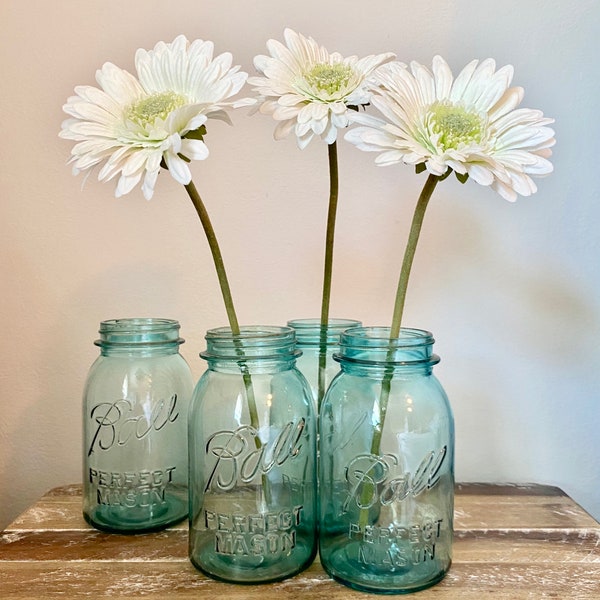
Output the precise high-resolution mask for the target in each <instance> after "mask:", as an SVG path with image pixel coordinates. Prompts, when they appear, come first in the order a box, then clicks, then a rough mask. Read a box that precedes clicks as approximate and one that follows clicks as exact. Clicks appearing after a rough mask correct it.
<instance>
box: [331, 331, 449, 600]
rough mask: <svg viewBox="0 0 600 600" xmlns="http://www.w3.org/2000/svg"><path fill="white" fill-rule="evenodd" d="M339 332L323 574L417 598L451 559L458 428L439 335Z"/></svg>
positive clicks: (371, 589)
mask: <svg viewBox="0 0 600 600" xmlns="http://www.w3.org/2000/svg"><path fill="white" fill-rule="evenodd" d="M389 335H390V331H389V329H388V328H372V327H364V328H363V327H360V328H355V329H350V330H348V331H346V332H345V333H343V334H342V339H341V344H340V353H339V355H338V356H337V360H339V362H340V365H341V372H340V374H339V375H338V376H337V377H336V378H335V379H334V381H333V382H332V383H331V385H330V387H329V390H328V392H327V394H326V395H325V398H324V401H323V405H322V410H321V416H320V448H321V460H320V471H319V482H320V516H319V519H320V520H319V525H320V527H319V551H320V557H321V563H322V565H323V567H324V568H325V570H326V571H327V573H329V574H330V575H331V576H332V577H333V578H334V579H336V580H338V581H340V582H342V583H344V584H345V585H347V586H349V587H352V588H355V589H358V590H363V591H368V592H374V593H384V594H397V593H407V592H413V591H417V590H420V589H424V588H426V587H429V586H431V585H433V584H435V583H437V582H438V581H440V580H441V579H442V578H443V577H444V575H445V574H446V572H447V571H448V569H449V568H450V564H451V561H452V534H453V525H452V523H453V507H454V425H453V417H452V411H451V408H450V405H449V403H448V399H447V397H446V394H445V393H444V390H443V388H442V386H441V385H440V383H439V381H438V380H437V378H436V377H435V376H434V375H433V372H432V369H433V366H434V365H435V364H437V363H438V362H439V358H438V357H437V356H436V355H435V354H433V352H432V347H433V343H434V340H433V337H432V335H431V334H430V333H428V332H426V331H421V330H417V329H402V330H401V334H400V336H399V337H398V338H394V339H390V338H389Z"/></svg>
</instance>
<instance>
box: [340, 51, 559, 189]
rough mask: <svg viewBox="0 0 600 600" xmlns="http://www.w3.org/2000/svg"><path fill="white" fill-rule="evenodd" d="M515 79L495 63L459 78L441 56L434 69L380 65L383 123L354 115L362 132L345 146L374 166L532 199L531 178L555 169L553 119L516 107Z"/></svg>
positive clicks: (377, 97)
mask: <svg viewBox="0 0 600 600" xmlns="http://www.w3.org/2000/svg"><path fill="white" fill-rule="evenodd" d="M512 77H513V68H512V66H510V65H507V66H504V67H502V68H500V69H498V70H496V63H495V62H494V60H492V59H487V60H484V61H482V62H481V63H480V62H479V61H477V60H474V61H472V62H470V63H469V64H468V65H467V66H466V67H465V68H464V69H463V70H462V71H461V72H460V73H459V75H458V76H457V77H456V78H454V77H453V75H452V72H451V70H450V67H449V66H448V64H447V63H446V61H444V59H443V58H441V57H440V56H436V57H435V58H434V59H433V63H432V69H431V70H429V69H428V68H427V67H425V66H423V65H421V64H419V63H417V62H412V63H411V64H410V68H408V67H407V66H406V65H403V64H401V63H397V62H395V63H390V64H388V65H384V66H383V67H381V69H379V70H378V72H377V73H376V75H375V79H376V88H375V90H374V92H375V93H374V95H373V97H372V99H371V102H372V104H373V105H374V106H375V107H376V108H377V109H378V110H379V112H380V113H381V115H382V117H383V118H382V119H379V118H375V117H369V116H367V115H357V116H356V117H355V118H354V122H355V123H358V124H360V125H361V126H359V127H357V128H355V129H352V130H350V131H349V132H348V133H347V134H346V139H347V140H348V141H350V142H352V143H353V144H355V145H356V146H357V147H358V148H360V149H362V150H366V151H373V152H380V154H379V156H377V158H376V160H375V162H376V163H377V164H379V165H390V164H395V163H400V162H402V163H405V164H409V165H415V167H416V168H417V171H421V170H425V169H426V170H427V171H428V172H429V173H431V174H432V175H437V176H440V177H442V176H444V175H448V174H449V173H450V172H451V171H450V170H453V171H455V173H456V175H457V177H458V178H459V179H460V180H461V181H465V180H466V179H467V177H470V178H471V179H473V180H474V181H476V182H477V183H479V184H481V185H486V186H491V188H492V189H494V190H495V191H496V192H498V193H499V194H500V195H501V196H502V197H503V198H505V199H507V200H510V201H514V200H516V198H517V194H520V195H522V196H529V195H530V194H532V193H534V192H536V191H537V187H536V185H535V183H534V182H533V180H532V179H531V177H532V176H543V175H547V174H549V173H551V172H552V170H553V167H552V163H551V162H550V161H549V160H548V159H549V157H550V156H551V154H552V151H551V149H550V148H551V147H552V146H553V145H554V143H555V139H554V131H553V130H552V129H551V128H550V127H548V125H549V124H550V123H553V122H554V120H553V119H548V118H545V117H544V115H543V113H542V112H541V111H539V110H533V109H528V108H518V106H519V104H520V103H521V100H522V99H523V89H522V88H520V87H509V86H510V83H511V81H512Z"/></svg>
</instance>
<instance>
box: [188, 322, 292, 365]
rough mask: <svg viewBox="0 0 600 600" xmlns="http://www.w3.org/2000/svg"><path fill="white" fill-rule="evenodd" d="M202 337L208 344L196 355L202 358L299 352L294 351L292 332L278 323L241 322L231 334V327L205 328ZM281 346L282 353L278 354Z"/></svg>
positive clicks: (246, 356)
mask: <svg viewBox="0 0 600 600" xmlns="http://www.w3.org/2000/svg"><path fill="white" fill-rule="evenodd" d="M204 339H205V340H206V342H207V346H208V347H207V349H206V350H205V351H204V352H201V353H200V357H201V358H204V359H206V360H210V359H219V358H223V359H228V358H241V357H243V358H244V359H268V358H275V357H277V358H281V357H282V356H289V357H294V358H297V357H298V356H299V355H300V354H301V352H300V351H298V350H296V333H295V331H294V330H293V329H292V328H291V327H282V326H279V325H243V326H241V327H240V328H239V333H233V332H232V330H231V327H217V328H214V329H209V330H208V331H207V332H206V335H205V336H204ZM284 349H285V351H286V352H285V354H284V355H282V354H281V350H284Z"/></svg>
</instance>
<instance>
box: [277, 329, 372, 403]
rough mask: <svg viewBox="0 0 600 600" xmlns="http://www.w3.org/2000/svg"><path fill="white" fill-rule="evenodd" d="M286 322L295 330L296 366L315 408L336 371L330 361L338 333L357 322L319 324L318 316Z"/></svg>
mask: <svg viewBox="0 0 600 600" xmlns="http://www.w3.org/2000/svg"><path fill="white" fill-rule="evenodd" d="M287 324H288V326H289V327H291V328H292V329H294V331H295V332H296V340H297V341H298V349H299V350H301V351H302V356H301V357H300V358H299V359H298V361H297V363H296V366H297V367H298V369H299V370H300V372H301V373H302V374H303V375H304V377H306V380H307V381H308V383H309V385H310V388H311V390H312V394H313V398H314V400H315V405H316V407H317V410H318V408H319V406H320V404H321V402H322V400H323V396H324V395H325V392H326V391H327V388H328V386H329V384H330V382H331V380H332V379H333V378H334V377H335V375H337V373H338V371H339V370H340V366H339V365H338V363H337V362H336V361H334V360H333V355H334V353H336V352H338V351H339V349H340V335H341V334H342V333H343V332H344V331H345V330H346V329H348V328H350V327H358V326H359V325H361V322H360V321H355V320H353V319H329V320H328V321H327V326H326V327H323V326H322V325H321V320H320V319H294V320H292V321H288V322H287ZM321 349H322V350H323V351H322V350H321Z"/></svg>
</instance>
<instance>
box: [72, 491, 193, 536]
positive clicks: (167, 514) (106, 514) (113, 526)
mask: <svg viewBox="0 0 600 600" xmlns="http://www.w3.org/2000/svg"><path fill="white" fill-rule="evenodd" d="M187 516H188V508H187V502H186V501H185V500H183V499H181V498H177V497H173V496H171V497H168V498H167V499H166V500H165V502H164V504H161V505H160V506H159V507H158V508H157V507H153V509H152V510H150V509H148V508H136V507H133V508H129V507H121V506H109V505H107V506H104V505H102V506H96V507H95V508H94V509H92V510H91V511H89V514H88V513H87V512H86V511H84V513H83V517H84V519H85V520H86V521H87V522H88V523H89V524H90V525H91V526H92V527H94V528H95V529H98V530H100V531H106V532H107V533H121V534H136V533H151V532H153V531H160V530H162V529H166V528H167V527H171V526H172V525H176V524H177V523H180V522H181V521H183V520H184V519H186V518H187Z"/></svg>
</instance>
